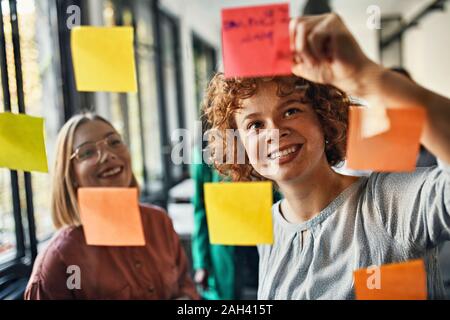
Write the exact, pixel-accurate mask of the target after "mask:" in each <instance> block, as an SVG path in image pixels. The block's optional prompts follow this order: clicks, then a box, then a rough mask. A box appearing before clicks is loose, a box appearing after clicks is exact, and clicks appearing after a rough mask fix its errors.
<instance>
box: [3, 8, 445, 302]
mask: <svg viewBox="0 0 450 320" xmlns="http://www.w3.org/2000/svg"><path fill="white" fill-rule="evenodd" d="M277 2H280V3H282V2H286V1H277V0H269V1H266V0H158V1H157V0H127V1H126V0H1V1H0V3H1V6H0V8H1V12H0V17H1V19H0V57H1V60H0V67H1V68H0V77H1V86H2V90H0V101H1V107H0V112H3V111H7V110H9V109H11V110H12V111H14V112H18V111H25V112H26V113H27V114H31V115H36V116H42V117H44V118H45V126H46V147H47V154H48V159H49V164H50V167H51V166H52V163H53V159H54V149H55V140H56V135H57V132H58V130H59V128H60V127H61V126H62V124H63V123H64V122H65V121H66V120H67V119H69V118H70V117H71V116H72V115H73V114H76V113H78V112H80V111H84V110H90V111H95V112H97V113H98V114H100V115H102V116H104V117H106V118H107V119H109V120H110V121H111V122H112V123H113V124H114V125H115V126H116V128H118V129H119V130H120V132H121V133H122V135H123V136H124V138H125V141H126V142H127V144H128V145H129V147H130V150H131V154H132V159H133V169H134V172H135V175H136V177H137V179H138V181H139V183H140V186H141V191H142V194H141V198H142V201H144V202H150V203H154V204H157V205H160V206H162V207H164V208H166V209H167V210H168V212H169V215H170V216H171V218H172V220H173V222H174V226H175V229H176V231H177V232H178V233H179V235H180V237H181V238H182V241H183V244H184V246H185V249H186V252H187V253H188V256H189V257H190V259H191V257H192V254H191V240H192V233H193V230H194V228H195V223H197V222H195V221H196V220H195V219H194V207H193V205H192V204H191V199H192V197H194V181H193V180H192V179H191V177H190V168H189V166H188V165H185V164H181V165H177V164H174V163H173V162H172V161H171V158H170V155H171V150H172V147H173V146H174V144H176V143H177V142H178V141H177V140H176V139H174V140H172V139H171V135H172V132H173V131H174V130H175V129H177V128H186V129H188V130H189V131H190V132H195V130H196V129H198V128H197V124H198V122H197V123H196V121H198V119H199V116H200V113H199V110H200V103H201V100H202V97H203V92H204V90H205V87H206V85H207V83H208V81H209V79H210V78H211V76H212V75H213V74H214V72H216V71H218V70H221V69H222V66H221V65H222V62H221V33H220V25H221V21H220V10H221V9H222V8H226V7H234V6H244V5H258V4H269V3H277ZM290 10H291V16H293V17H294V16H299V15H301V14H303V13H304V12H306V13H313V14H314V13H321V12H326V11H329V10H332V11H335V12H337V13H339V14H340V15H341V16H342V17H343V18H344V20H345V22H346V24H347V25H348V27H349V28H350V30H351V31H352V32H353V33H354V35H355V36H356V38H357V40H358V41H359V43H360V45H361V47H362V48H363V50H364V51H365V52H366V53H367V55H368V56H369V57H371V58H372V59H373V60H375V61H377V62H379V63H382V64H383V65H385V66H387V67H403V68H405V69H406V70H408V71H409V72H410V74H411V76H412V78H413V79H414V80H415V81H416V82H418V83H419V84H421V85H423V86H425V87H427V88H429V89H431V90H433V91H436V92H438V93H440V94H442V95H444V96H447V97H450V58H449V57H450V54H449V52H450V35H449V33H448V31H449V30H450V3H449V1H445V0H397V1H391V0H378V1H377V0H330V1H322V0H314V1H305V0H292V1H290ZM77 12H79V14H80V15H79V23H81V24H82V25H96V26H121V25H126V26H133V27H134V30H135V58H136V68H137V70H136V71H137V78H138V86H139V91H138V93H135V94H117V93H80V92H77V90H76V88H75V82H74V74H73V67H72V57H71V52H70V29H69V28H68V21H72V22H73V19H74V16H73V14H77ZM377 12H379V13H380V21H379V28H377V27H375V28H374V27H373V25H374V24H373V23H372V24H370V25H369V26H368V20H369V19H370V17H371V16H373V14H375V15H376V14H377ZM75 20H76V19H75ZM375 25H376V23H375ZM191 144H192V146H193V145H194V140H193V139H192V141H191ZM50 188H51V176H50V175H47V174H35V173H32V174H28V173H26V174H24V173H22V172H14V171H10V170H8V169H4V168H1V169H0V299H19V298H21V296H22V294H23V290H24V287H25V285H26V283H27V281H28V276H29V274H30V272H31V266H32V263H33V261H34V259H35V257H36V254H37V253H38V252H39V251H40V250H42V248H43V247H44V246H45V245H46V242H47V241H48V240H49V239H50V238H51V236H52V234H53V232H54V229H53V226H52V222H51V214H50V206H49V204H50V192H49V190H50ZM448 247H449V246H448V245H446V246H443V248H442V253H441V263H442V270H443V273H444V278H445V281H446V286H447V288H449V290H450V253H449V252H450V250H449V249H448ZM254 294H255V291H254V288H253V289H252V288H249V290H248V291H247V295H245V294H244V297H250V298H251V297H254Z"/></svg>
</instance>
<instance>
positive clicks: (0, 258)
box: [0, 169, 16, 263]
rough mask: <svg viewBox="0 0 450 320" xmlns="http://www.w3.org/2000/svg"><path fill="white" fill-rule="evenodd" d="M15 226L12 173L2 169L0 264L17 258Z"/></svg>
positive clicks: (0, 177) (0, 179)
mask: <svg viewBox="0 0 450 320" xmlns="http://www.w3.org/2000/svg"><path fill="white" fill-rule="evenodd" d="M14 225H15V224H14V215H13V206H12V197H11V178H10V172H9V170H7V169H0V263H2V262H4V261H5V260H9V259H11V258H13V257H14V256H15V252H16V250H15V247H16V233H15V227H14Z"/></svg>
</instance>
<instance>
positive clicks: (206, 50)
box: [192, 35, 216, 108]
mask: <svg viewBox="0 0 450 320" xmlns="http://www.w3.org/2000/svg"><path fill="white" fill-rule="evenodd" d="M192 41H193V47H194V68H195V97H196V101H197V106H199V108H200V105H201V102H202V100H203V95H204V93H205V89H206V87H207V86H208V83H209V81H210V80H211V78H212V76H213V75H214V72H215V71H216V51H215V50H214V48H213V47H211V46H209V45H208V44H207V43H205V42H204V41H202V40H201V39H200V38H199V37H197V36H196V35H193V40H192Z"/></svg>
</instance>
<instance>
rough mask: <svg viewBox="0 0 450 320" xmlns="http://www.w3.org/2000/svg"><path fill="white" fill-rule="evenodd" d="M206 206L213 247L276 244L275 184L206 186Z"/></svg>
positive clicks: (246, 183) (248, 183)
mask: <svg viewBox="0 0 450 320" xmlns="http://www.w3.org/2000/svg"><path fill="white" fill-rule="evenodd" d="M204 191H205V206H206V217H207V222H208V231H209V239H210V242H211V244H223V245H243V246H246V245H256V244H271V243H273V226H272V211H271V207H272V183H271V182H230V183H227V182H223V183H205V184H204Z"/></svg>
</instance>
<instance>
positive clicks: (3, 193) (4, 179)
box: [0, 1, 17, 264]
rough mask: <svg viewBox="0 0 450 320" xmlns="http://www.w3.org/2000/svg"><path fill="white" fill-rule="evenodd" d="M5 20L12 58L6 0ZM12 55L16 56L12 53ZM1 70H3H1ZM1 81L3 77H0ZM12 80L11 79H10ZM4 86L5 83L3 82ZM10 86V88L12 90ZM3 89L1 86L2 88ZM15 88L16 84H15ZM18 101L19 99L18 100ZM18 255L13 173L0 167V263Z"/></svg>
mask: <svg viewBox="0 0 450 320" xmlns="http://www.w3.org/2000/svg"><path fill="white" fill-rule="evenodd" d="M1 5H2V9H3V20H4V24H5V28H4V31H5V42H6V51H7V58H10V57H11V55H12V54H13V53H12V50H11V47H12V46H11V43H12V42H11V25H10V24H9V25H8V23H9V7H8V4H7V2H6V1H2V2H1ZM12 57H14V56H13V55H12ZM7 70H8V75H9V74H10V72H12V75H13V76H14V65H12V68H11V67H10V66H8V68H7ZM0 72H1V70H0ZM13 79H14V78H13ZM0 81H1V77H0ZM10 82H11V81H10ZM1 85H2V86H3V83H2V84H1ZM11 88H12V87H11V86H10V88H9V89H10V90H11ZM0 89H1V88H0ZM14 90H15V85H14ZM16 101H17V100H16ZM0 105H1V108H0V112H4V111H5V110H4V101H3V90H0ZM15 255H16V232H15V222H14V212H13V203H12V189H11V173H10V171H9V170H8V169H5V168H1V169H0V264H1V263H3V262H6V261H8V260H10V259H13V258H14V257H15Z"/></svg>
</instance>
